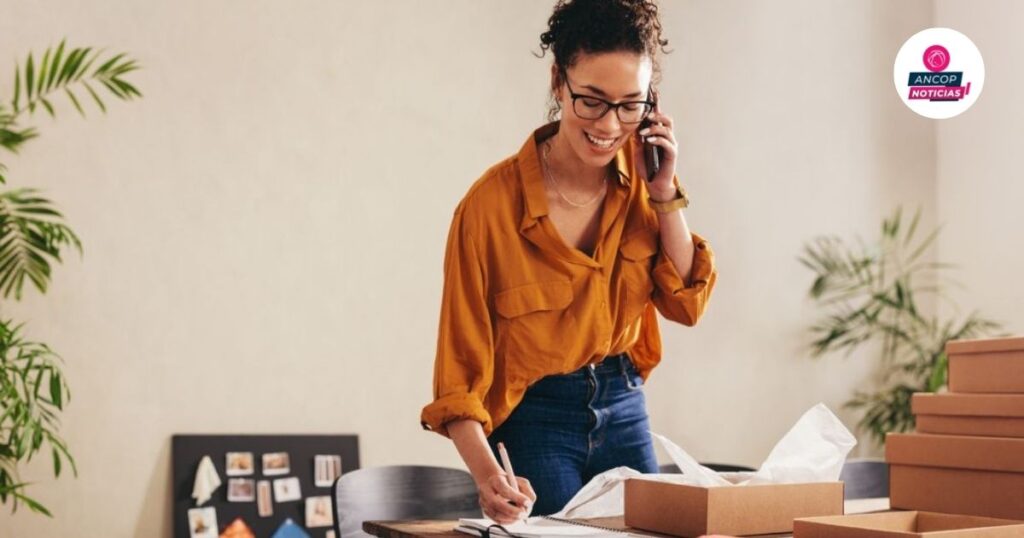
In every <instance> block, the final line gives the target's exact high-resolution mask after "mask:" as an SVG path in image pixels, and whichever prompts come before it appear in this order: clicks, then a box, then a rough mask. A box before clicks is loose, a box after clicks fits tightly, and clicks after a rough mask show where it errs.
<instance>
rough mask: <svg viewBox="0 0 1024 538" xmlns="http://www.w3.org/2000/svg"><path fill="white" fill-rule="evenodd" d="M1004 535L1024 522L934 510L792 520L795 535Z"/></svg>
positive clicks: (1021, 529)
mask: <svg viewBox="0 0 1024 538" xmlns="http://www.w3.org/2000/svg"><path fill="white" fill-rule="evenodd" d="M911 536H915V537H921V538H924V537H928V536H935V537H936V538H937V537H939V536H941V537H943V538H947V537H948V538H1002V537H1010V536H1013V537H1020V536H1024V522H1022V521H1014V520H1009V519H994V518H989V517H978V516H964V515H956V514H938V513H935V512H917V511H911V512H880V513H877V514H856V515H851V516H831V517H813V518H803V519H797V520H796V521H794V522H793V538H905V537H911Z"/></svg>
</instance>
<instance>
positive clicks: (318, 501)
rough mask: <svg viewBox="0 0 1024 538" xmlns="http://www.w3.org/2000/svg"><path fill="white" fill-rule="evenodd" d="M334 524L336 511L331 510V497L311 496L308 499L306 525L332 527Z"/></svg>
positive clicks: (309, 526) (310, 526)
mask: <svg viewBox="0 0 1024 538" xmlns="http://www.w3.org/2000/svg"><path fill="white" fill-rule="evenodd" d="M331 525H334V513H333V511H332V510H331V498H330V497H329V496H327V495H324V496H322V497H310V498H308V499H306V527H308V528H310V529H312V528H313V527H330V526H331Z"/></svg>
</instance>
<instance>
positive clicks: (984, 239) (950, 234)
mask: <svg viewBox="0 0 1024 538" xmlns="http://www.w3.org/2000/svg"><path fill="white" fill-rule="evenodd" d="M983 6H984V9H976V5H975V4H973V3H969V2H951V1H946V0H939V1H937V2H936V10H935V22H936V25H938V26H949V27H953V28H956V29H958V30H960V31H961V32H963V33H965V34H966V35H967V36H968V37H970V38H971V40H972V41H974V44H975V45H977V47H978V49H979V50H980V51H981V54H982V57H983V58H984V60H985V88H984V91H983V93H982V96H981V97H980V98H979V99H978V101H977V102H976V103H975V105H974V106H973V107H971V110H970V111H969V112H968V113H966V114H963V115H961V116H958V117H956V118H952V119H949V120H945V121H941V122H938V128H937V134H938V138H937V145H936V157H937V159H936V160H937V162H938V170H937V172H938V174H937V176H936V179H937V182H936V185H937V192H938V207H939V214H940V215H941V217H942V221H943V222H944V224H945V229H944V231H943V232H942V236H941V239H940V242H939V249H940V252H941V254H940V255H941V257H942V258H943V259H944V260H945V261H949V262H951V263H955V264H958V265H959V268H958V269H957V271H956V272H955V273H953V275H952V276H954V277H955V278H956V279H957V280H958V281H960V283H962V284H963V287H962V288H954V289H951V290H950V295H951V296H952V298H953V299H954V301H955V302H956V304H957V306H959V310H956V309H954V308H953V306H952V305H951V304H950V303H943V309H944V313H945V314H946V315H956V314H959V315H960V316H964V315H967V314H968V313H970V312H971V311H972V310H978V311H979V312H980V313H982V314H983V315H986V316H988V317H990V318H994V319H997V320H999V321H1001V322H1003V324H1004V330H1005V331H1006V332H1008V333H1012V334H1024V309H1022V308H1021V304H1022V302H1024V286H1021V285H1020V282H1021V278H1022V276H1024V249H1022V248H1021V244H1022V241H1021V232H1022V231H1024V174H1022V173H1021V160H1020V157H1021V155H1020V150H1021V140H1022V138H1021V133H1022V126H1024V102H1021V97H1020V88H1021V87H1022V86H1024V56H1021V39H1020V32H1019V31H1018V30H1019V28H1020V25H1019V24H1018V22H1019V21H1021V20H1022V19H1024V4H1021V3H1020V2H1013V1H1001V2H986V3H984V4H983Z"/></svg>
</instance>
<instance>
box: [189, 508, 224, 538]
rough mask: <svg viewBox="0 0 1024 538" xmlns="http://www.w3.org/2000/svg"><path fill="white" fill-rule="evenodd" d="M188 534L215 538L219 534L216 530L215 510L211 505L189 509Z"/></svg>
mask: <svg viewBox="0 0 1024 538" xmlns="http://www.w3.org/2000/svg"><path fill="white" fill-rule="evenodd" d="M188 535H189V536H190V537H191V538H217V537H218V536H219V535H220V533H219V532H218V531H217V510H216V509H215V508H213V507H212V506H210V507H207V508H192V509H190V510H189V511H188Z"/></svg>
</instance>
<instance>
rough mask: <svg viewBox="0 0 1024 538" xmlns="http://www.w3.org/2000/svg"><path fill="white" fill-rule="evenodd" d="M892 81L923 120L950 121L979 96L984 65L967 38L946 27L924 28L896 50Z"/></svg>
mask: <svg viewBox="0 0 1024 538" xmlns="http://www.w3.org/2000/svg"><path fill="white" fill-rule="evenodd" d="M892 80H893V84H895V85H896V93H898V94H899V96H900V99H902V100H903V103H904V104H906V105H907V107H909V108H910V110H913V111H914V112H917V113H918V114H920V115H922V116H924V117H926V118H933V119H945V118H952V117H953V116H957V115H959V114H962V113H963V112H964V111H965V110H967V109H968V108H971V105H973V104H974V102H975V101H977V100H978V96H980V95H981V89H982V87H983V86H984V85H985V62H983V61H982V59H981V52H979V51H978V47H975V46H974V43H973V42H972V41H971V40H970V39H968V38H967V36H965V35H963V34H961V33H960V32H957V31H956V30H951V29H949V28H928V29H927V30H922V31H920V32H918V33H916V34H914V35H912V36H910V39H908V40H907V42H906V43H904V44H903V46H902V47H900V51H899V53H898V54H897V55H896V61H895V62H894V64H893V68H892Z"/></svg>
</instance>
